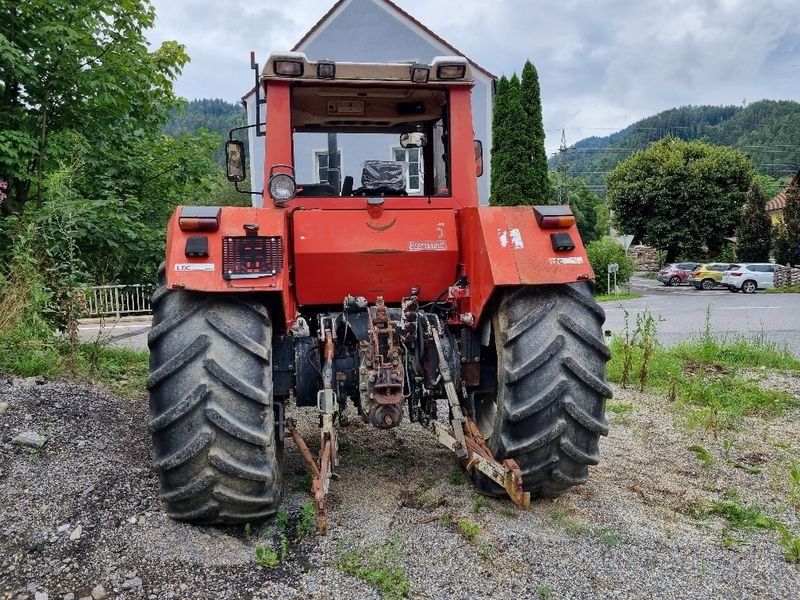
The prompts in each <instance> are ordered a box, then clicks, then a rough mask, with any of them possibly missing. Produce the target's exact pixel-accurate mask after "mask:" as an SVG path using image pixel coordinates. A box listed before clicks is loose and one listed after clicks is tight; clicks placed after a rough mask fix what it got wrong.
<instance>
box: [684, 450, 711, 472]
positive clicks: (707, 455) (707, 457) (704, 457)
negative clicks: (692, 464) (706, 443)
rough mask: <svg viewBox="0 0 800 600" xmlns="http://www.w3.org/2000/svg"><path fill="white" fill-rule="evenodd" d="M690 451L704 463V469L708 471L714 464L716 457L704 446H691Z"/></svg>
mask: <svg viewBox="0 0 800 600" xmlns="http://www.w3.org/2000/svg"><path fill="white" fill-rule="evenodd" d="M689 450H691V451H692V452H694V453H695V454H696V455H697V458H698V459H699V460H700V461H701V462H702V463H703V468H704V469H708V468H709V467H710V466H711V465H713V464H714V455H713V454H711V452H709V451H708V450H706V449H705V448H703V447H702V446H700V445H698V444H692V445H691V446H689Z"/></svg>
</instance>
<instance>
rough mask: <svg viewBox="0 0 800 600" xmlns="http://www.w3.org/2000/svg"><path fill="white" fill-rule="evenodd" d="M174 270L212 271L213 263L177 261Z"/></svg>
mask: <svg viewBox="0 0 800 600" xmlns="http://www.w3.org/2000/svg"><path fill="white" fill-rule="evenodd" d="M175 270H176V271H181V272H183V271H213V270H214V263H177V264H176V265H175Z"/></svg>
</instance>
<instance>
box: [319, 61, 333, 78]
mask: <svg viewBox="0 0 800 600" xmlns="http://www.w3.org/2000/svg"><path fill="white" fill-rule="evenodd" d="M317 78H319V79H336V64H335V63H333V62H328V61H325V62H322V61H320V62H318V63H317Z"/></svg>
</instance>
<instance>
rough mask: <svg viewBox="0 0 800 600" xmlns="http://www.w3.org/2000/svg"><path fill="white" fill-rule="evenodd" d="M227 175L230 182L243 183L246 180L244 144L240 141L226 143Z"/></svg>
mask: <svg viewBox="0 0 800 600" xmlns="http://www.w3.org/2000/svg"><path fill="white" fill-rule="evenodd" d="M225 174H226V175H227V177H228V181H235V182H236V183H241V182H242V181H244V178H245V167H244V143H243V142H240V141H238V140H229V141H227V142H225Z"/></svg>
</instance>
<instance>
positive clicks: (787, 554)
mask: <svg viewBox="0 0 800 600" xmlns="http://www.w3.org/2000/svg"><path fill="white" fill-rule="evenodd" d="M778 543H779V544H780V545H781V548H782V549H783V558H784V560H785V561H786V562H788V563H793V564H797V563H800V538H797V537H795V536H793V535H791V534H789V533H788V532H787V533H786V534H785V535H783V536H781V539H780V541H779V542H778Z"/></svg>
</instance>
